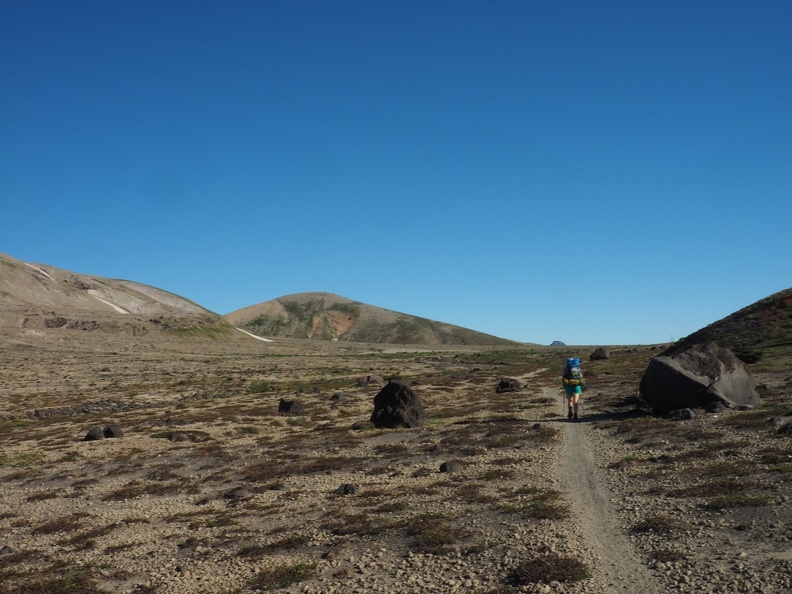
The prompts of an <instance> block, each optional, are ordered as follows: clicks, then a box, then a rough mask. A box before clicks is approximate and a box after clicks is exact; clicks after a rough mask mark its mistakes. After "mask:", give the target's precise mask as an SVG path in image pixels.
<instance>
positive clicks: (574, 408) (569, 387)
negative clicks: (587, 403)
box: [561, 357, 583, 421]
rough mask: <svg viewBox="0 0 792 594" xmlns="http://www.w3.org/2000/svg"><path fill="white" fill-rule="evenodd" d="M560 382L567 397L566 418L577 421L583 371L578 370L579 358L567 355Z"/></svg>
mask: <svg viewBox="0 0 792 594" xmlns="http://www.w3.org/2000/svg"><path fill="white" fill-rule="evenodd" d="M561 383H562V384H563V386H564V392H565V393H566V397H567V410H568V414H567V418H568V419H569V420H575V421H577V420H578V404H579V403H580V393H581V392H583V372H582V371H581V370H580V359H578V358H577V357H567V362H566V365H564V373H563V374H561Z"/></svg>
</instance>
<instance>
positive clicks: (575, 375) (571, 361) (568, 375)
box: [563, 357, 583, 386]
mask: <svg viewBox="0 0 792 594" xmlns="http://www.w3.org/2000/svg"><path fill="white" fill-rule="evenodd" d="M563 381H564V385H565V386H579V385H581V384H582V383H583V372H582V371H580V359H578V358H577V357H568V358H567V363H566V366H565V367H564V376H563Z"/></svg>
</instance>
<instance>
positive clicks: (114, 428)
mask: <svg viewBox="0 0 792 594" xmlns="http://www.w3.org/2000/svg"><path fill="white" fill-rule="evenodd" d="M103 433H104V436H105V437H108V438H110V437H124V430H123V429H121V427H119V426H118V425H108V426H107V427H105V428H104V431H103Z"/></svg>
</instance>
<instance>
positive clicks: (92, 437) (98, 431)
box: [83, 425, 104, 441]
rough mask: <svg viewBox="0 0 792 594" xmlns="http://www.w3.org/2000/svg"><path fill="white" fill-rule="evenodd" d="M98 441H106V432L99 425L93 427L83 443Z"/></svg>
mask: <svg viewBox="0 0 792 594" xmlns="http://www.w3.org/2000/svg"><path fill="white" fill-rule="evenodd" d="M97 439H104V430H103V429H102V428H101V427H99V426H98V425H97V426H96V427H92V428H91V429H90V430H89V431H88V433H86V434H85V437H83V441H96V440H97Z"/></svg>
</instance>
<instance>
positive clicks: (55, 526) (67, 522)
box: [31, 513, 88, 535]
mask: <svg viewBox="0 0 792 594" xmlns="http://www.w3.org/2000/svg"><path fill="white" fill-rule="evenodd" d="M87 516H88V514H84V513H81V514H74V515H72V516H68V517H65V518H55V519H54V520H50V521H49V522H45V523H44V524H41V525H40V526H38V527H37V528H34V529H33V530H32V531H31V534H33V535H39V534H55V533H57V532H74V531H76V530H78V529H79V528H80V526H81V524H82V521H83V520H84V519H85V518H86V517H87Z"/></svg>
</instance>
